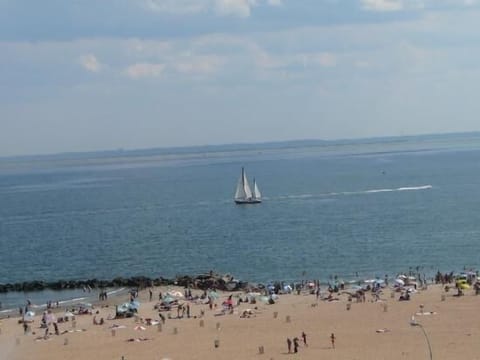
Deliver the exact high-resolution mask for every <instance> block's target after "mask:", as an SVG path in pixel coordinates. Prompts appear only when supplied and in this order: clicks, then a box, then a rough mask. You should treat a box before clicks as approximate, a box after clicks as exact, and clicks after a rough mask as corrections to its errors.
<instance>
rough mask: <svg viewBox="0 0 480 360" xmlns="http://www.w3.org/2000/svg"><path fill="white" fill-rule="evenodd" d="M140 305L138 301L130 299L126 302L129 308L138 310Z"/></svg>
mask: <svg viewBox="0 0 480 360" xmlns="http://www.w3.org/2000/svg"><path fill="white" fill-rule="evenodd" d="M139 307H140V303H139V302H138V301H130V302H129V303H128V309H130V310H138V308H139Z"/></svg>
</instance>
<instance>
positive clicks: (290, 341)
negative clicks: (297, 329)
mask: <svg viewBox="0 0 480 360" xmlns="http://www.w3.org/2000/svg"><path fill="white" fill-rule="evenodd" d="M287 347H288V353H289V354H290V353H291V352H292V340H290V338H287Z"/></svg>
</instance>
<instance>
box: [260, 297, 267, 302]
mask: <svg viewBox="0 0 480 360" xmlns="http://www.w3.org/2000/svg"><path fill="white" fill-rule="evenodd" d="M268 299H269V297H268V296H260V297H259V300H260V301H262V302H264V303H268Z"/></svg>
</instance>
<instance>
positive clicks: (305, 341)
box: [302, 331, 308, 346]
mask: <svg viewBox="0 0 480 360" xmlns="http://www.w3.org/2000/svg"><path fill="white" fill-rule="evenodd" d="M302 339H303V345H305V346H308V345H307V334H305V332H304V331H302Z"/></svg>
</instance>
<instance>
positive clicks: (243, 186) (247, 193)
mask: <svg viewBox="0 0 480 360" xmlns="http://www.w3.org/2000/svg"><path fill="white" fill-rule="evenodd" d="M261 196H262V195H261V194H260V190H259V189H258V186H257V183H256V182H255V179H254V180H253V192H252V190H251V189H250V184H249V183H248V180H247V173H246V172H245V169H244V168H243V167H242V174H241V175H240V178H239V179H238V183H237V189H236V190H235V202H236V203H237V204H258V203H260V202H262V200H261Z"/></svg>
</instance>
